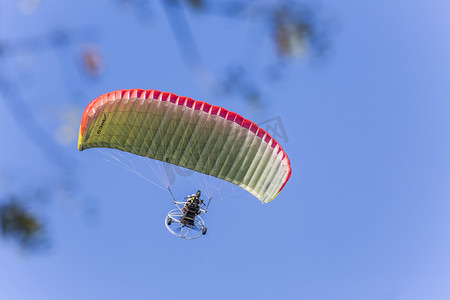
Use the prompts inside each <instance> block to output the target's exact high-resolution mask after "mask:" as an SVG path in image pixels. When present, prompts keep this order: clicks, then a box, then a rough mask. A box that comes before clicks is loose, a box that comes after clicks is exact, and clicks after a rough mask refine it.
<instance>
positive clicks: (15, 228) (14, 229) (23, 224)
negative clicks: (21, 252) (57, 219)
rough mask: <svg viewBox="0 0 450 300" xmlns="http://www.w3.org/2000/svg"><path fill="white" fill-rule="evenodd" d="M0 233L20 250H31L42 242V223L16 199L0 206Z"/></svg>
mask: <svg viewBox="0 0 450 300" xmlns="http://www.w3.org/2000/svg"><path fill="white" fill-rule="evenodd" d="M0 223H1V233H2V236H3V237H4V238H11V239H13V240H15V241H16V242H18V243H19V244H20V245H21V246H22V248H24V249H26V250H33V249H35V248H36V247H37V246H39V245H41V244H42V242H43V223H42V221H40V220H39V219H38V217H37V216H34V215H32V214H31V213H30V212H28V211H27V210H26V209H25V208H24V207H23V206H22V205H21V204H20V203H19V202H18V201H17V200H16V199H14V198H12V199H10V200H9V201H8V202H6V203H3V204H1V205H0Z"/></svg>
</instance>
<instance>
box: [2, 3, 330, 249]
mask: <svg viewBox="0 0 450 300" xmlns="http://www.w3.org/2000/svg"><path fill="white" fill-rule="evenodd" d="M15 3H16V5H17V8H18V10H19V11H20V12H22V13H23V15H24V17H25V18H27V17H29V15H33V14H39V13H41V12H42V10H41V9H40V8H41V7H43V6H44V5H46V6H48V5H52V4H51V2H49V1H45V0H17V1H16V2H15ZM106 3H109V5H111V6H117V9H118V10H119V11H120V12H121V13H123V14H134V15H135V16H136V19H137V20H138V22H137V23H136V24H139V25H138V26H143V27H145V28H144V30H146V31H148V32H149V34H151V31H152V30H156V29H155V27H154V26H153V25H154V24H155V23H156V22H161V21H162V19H165V20H166V21H167V23H168V24H169V26H170V30H171V34H172V37H173V38H174V39H175V40H176V43H177V45H178V48H179V51H180V54H181V56H182V57H183V59H184V63H185V64H186V66H187V67H188V68H189V69H190V72H191V76H192V78H193V80H194V81H195V82H196V83H197V84H198V85H199V86H200V87H202V88H204V89H205V90H206V91H207V92H208V93H211V94H215V95H217V98H218V99H219V101H221V100H223V101H227V100H228V99H231V98H234V99H241V100H242V101H245V103H246V104H247V105H248V106H249V108H250V109H252V110H253V111H263V110H264V107H265V106H264V104H265V101H266V100H267V99H265V98H264V97H266V96H265V95H266V94H267V93H266V90H267V89H268V87H269V86H270V85H271V84H273V83H274V82H275V81H276V80H280V79H282V78H283V77H284V76H285V74H287V73H288V72H284V71H285V70H286V68H288V67H290V66H292V65H294V64H291V63H292V62H294V61H300V60H301V59H303V60H306V59H308V58H310V57H319V58H321V57H323V56H324V55H326V53H327V50H328V49H329V46H330V42H329V41H330V39H329V33H330V31H333V30H330V26H329V25H330V23H329V22H328V20H327V19H326V18H324V17H323V14H322V11H321V10H320V9H317V8H316V7H315V6H312V5H311V4H309V3H305V2H299V1H290V0H279V1H266V0H258V1H256V0H160V1H148V0H111V1H110V2H106ZM161 8H162V9H161ZM161 12H162V13H161ZM0 13H1V14H6V13H8V12H6V11H0ZM202 16H205V17H208V19H209V18H210V17H218V18H219V19H221V20H219V21H223V19H225V20H231V21H232V22H233V23H234V24H237V25H238V26H240V25H242V26H243V27H245V26H246V24H248V23H252V28H254V29H255V30H254V31H252V35H254V36H252V38H255V40H259V41H262V42H264V43H267V42H269V43H270V47H269V48H265V49H264V51H266V52H268V51H269V52H270V51H271V52H272V53H273V55H271V56H270V55H269V57H271V59H270V60H268V61H264V62H258V63H256V64H255V63H252V61H253V60H252V57H248V58H243V60H240V61H238V60H232V59H231V60H230V61H222V60H221V59H222V57H221V55H220V53H216V55H217V60H218V61H221V64H220V65H221V66H220V67H217V68H219V69H214V70H212V69H211V68H212V66H210V65H208V64H207V63H206V60H205V59H204V58H203V55H204V54H205V53H203V52H202V51H203V48H204V47H202V45H200V43H205V42H208V41H206V40H202V37H201V36H200V35H199V33H198V32H197V31H196V30H195V28H199V26H203V25H204V24H203V23H202V22H204V21H205V20H206V18H202ZM65 25H67V24H60V26H58V27H54V28H48V30H46V31H43V32H40V33H39V34H35V35H31V34H30V35H25V36H21V37H11V38H8V39H6V38H5V37H4V36H0V66H1V68H0V101H1V102H2V104H3V105H4V108H5V110H6V111H7V113H9V115H10V116H11V117H12V119H13V120H14V121H15V123H16V124H15V125H16V126H17V128H18V130H20V131H21V132H22V133H23V135H24V136H25V137H26V139H27V140H28V141H29V142H30V143H31V144H33V146H35V147H36V149H38V151H40V152H41V155H42V156H43V157H44V158H45V159H44V160H45V164H47V163H49V166H51V168H47V169H48V171H47V172H48V173H51V172H54V173H55V174H50V175H49V174H43V175H42V176H43V177H45V176H46V175H49V177H54V178H58V180H56V181H54V180H43V182H44V183H41V185H42V186H41V188H42V190H45V191H46V192H47V193H48V195H51V197H49V198H52V199H53V198H54V199H61V198H64V199H75V198H77V197H79V195H80V194H82V193H80V191H79V187H77V186H75V185H76V184H77V182H78V178H77V168H76V166H74V164H76V163H74V162H73V161H72V160H71V159H69V158H68V157H69V156H68V155H67V149H68V147H71V145H72V144H73V143H74V141H75V140H76V139H77V137H78V135H77V134H78V126H79V119H80V114H81V112H82V111H83V109H84V105H85V103H86V101H87V100H86V99H87V98H89V97H90V96H88V95H92V94H95V93H96V92H97V91H96V90H95V89H96V88H98V86H99V85H100V84H102V81H103V80H106V79H105V78H107V77H108V76H105V75H106V72H104V71H105V69H106V67H105V66H106V65H107V64H109V63H108V62H107V61H106V57H108V56H106V54H107V51H108V46H110V45H105V44H103V43H102V41H101V39H100V37H101V36H102V34H103V32H102V31H101V30H104V29H102V27H95V26H96V25H95V24H93V25H89V26H86V25H82V26H76V27H72V28H69V27H67V26H65ZM5 28H7V26H6V27H5ZM250 40H251V39H250ZM250 40H249V41H248V44H245V42H244V44H245V45H241V44H239V45H237V47H242V51H243V52H245V51H247V50H246V49H254V50H256V51H259V50H260V49H259V48H258V47H259V45H255V43H254V40H253V41H250ZM197 43H198V44H197ZM237 51H239V49H237ZM208 55H210V53H209V54H208ZM250 56H251V55H250ZM43 59H46V60H47V61H48V62H49V63H48V64H47V65H46V66H45V68H47V67H48V68H52V69H51V70H50V71H49V70H46V71H49V72H48V74H59V75H60V78H53V79H50V78H49V79H47V78H44V77H43V76H39V75H40V74H41V73H40V71H41V70H42V65H40V62H42V60H43ZM209 59H211V58H209ZM213 59H216V58H213ZM253 62H254V61H253ZM266 73H267V74H266ZM56 76H58V75H56ZM55 79H57V80H61V82H59V83H60V88H59V89H55V91H54V93H52V94H51V97H49V94H48V90H49V87H51V85H52V84H54V83H52V80H55ZM40 87H43V88H40ZM117 88H122V87H117ZM148 88H152V87H148ZM230 95H231V96H233V97H229V96H230ZM49 111H51V112H52V113H51V114H50V113H48V112H49ZM72 150H73V149H72ZM16 164H20V162H19V163H16ZM50 170H51V171H50ZM0 171H4V170H0ZM0 180H1V178H0ZM18 181H24V179H23V178H20V179H19V180H18ZM49 182H52V183H51V184H49ZM0 183H1V182H0ZM30 190H33V189H30ZM75 191H76V192H75ZM0 192H3V194H1V193H0V208H1V222H2V223H1V226H2V227H1V234H2V236H3V237H5V238H8V239H12V240H14V241H16V242H17V243H19V244H20V245H21V246H22V247H25V248H33V247H34V246H35V245H37V244H39V242H38V241H40V240H41V238H42V235H43V223H42V221H40V219H39V218H37V217H36V216H35V215H34V214H33V213H31V212H30V211H28V210H27V209H25V208H24V207H25V206H24V203H27V201H28V200H29V199H30V197H29V196H24V193H22V191H21V190H20V188H16V190H11V191H8V192H5V191H0ZM28 192H29V191H28ZM10 194H12V195H15V196H14V197H9V196H7V195H10ZM25 194H26V193H25ZM61 195H63V196H61ZM81 202H82V201H81Z"/></svg>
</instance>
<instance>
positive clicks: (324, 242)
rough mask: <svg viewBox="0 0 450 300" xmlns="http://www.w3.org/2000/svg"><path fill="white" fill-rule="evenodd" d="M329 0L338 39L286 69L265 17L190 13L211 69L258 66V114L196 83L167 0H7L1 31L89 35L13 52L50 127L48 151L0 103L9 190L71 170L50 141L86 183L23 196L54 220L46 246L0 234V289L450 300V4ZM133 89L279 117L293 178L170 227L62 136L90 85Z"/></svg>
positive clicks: (149, 203)
mask: <svg viewBox="0 0 450 300" xmlns="http://www.w3.org/2000/svg"><path fill="white" fill-rule="evenodd" d="M313 3H315V2H313ZM317 3H318V4H319V5H320V7H321V11H322V14H324V15H326V16H329V17H330V19H332V20H333V22H332V25H333V27H334V28H333V30H332V32H333V33H332V35H331V41H332V48H331V51H330V53H329V54H328V55H327V57H326V59H325V61H324V62H322V63H320V62H314V61H310V60H308V59H305V60H293V61H291V62H290V64H289V65H288V66H287V67H286V69H285V70H284V76H283V77H282V79H281V80H279V81H274V82H267V80H265V79H264V78H265V77H264V70H265V69H266V67H267V65H269V64H270V62H271V61H273V60H274V59H275V57H276V56H275V53H274V49H273V45H272V44H271V43H270V39H269V37H268V32H269V31H268V29H267V28H264V24H262V23H257V22H255V21H252V20H250V19H246V18H243V19H240V20H238V21H236V20H229V19H226V18H222V17H216V16H202V15H201V14H200V15H196V14H192V13H191V14H188V20H189V22H190V25H191V29H192V32H193V34H194V36H195V39H196V42H197V44H198V47H199V49H200V52H201V54H202V55H203V59H204V62H205V64H206V65H207V66H208V68H209V71H210V72H211V74H213V76H215V77H218V76H219V75H220V72H221V70H222V69H223V68H224V67H225V66H226V65H228V64H230V63H231V62H236V61H237V62H240V63H244V64H245V65H246V66H248V75H249V76H250V77H251V78H252V80H253V81H254V82H256V83H257V84H259V85H260V86H262V93H263V95H264V97H263V101H264V106H263V109H262V110H260V111H255V110H254V109H252V107H251V106H250V105H248V104H246V103H245V102H244V101H242V99H241V98H240V97H239V96H238V95H233V96H229V97H222V96H221V97H219V96H217V95H216V94H215V93H213V92H212V91H211V90H208V89H205V87H204V86H201V85H199V84H198V80H197V79H196V78H195V77H194V76H193V74H192V70H191V69H189V67H188V66H187V65H186V63H185V61H184V60H183V56H182V55H181V53H180V51H181V49H180V48H179V47H178V45H177V43H176V40H175V38H174V36H173V34H172V32H171V30H170V25H169V22H168V19H167V16H166V15H165V13H164V11H163V10H162V7H161V5H160V4H159V2H156V3H154V4H152V6H151V7H152V9H153V11H152V14H151V15H152V17H151V18H150V19H149V20H147V21H144V20H141V19H139V18H140V15H139V13H138V12H137V11H136V10H133V9H132V8H128V9H118V7H117V6H116V5H114V2H112V1H96V2H95V3H93V2H92V1H64V2H62V1H49V0H47V1H43V2H42V3H41V5H40V6H39V7H38V8H37V9H36V11H35V12H34V13H33V14H31V15H26V14H24V13H23V12H21V11H20V10H19V9H18V6H17V3H12V2H8V3H1V4H0V40H1V41H3V42H5V41H8V42H12V41H17V40H20V39H21V38H24V37H29V36H40V35H45V34H48V33H49V32H51V31H53V30H55V28H56V29H59V28H69V29H73V28H76V30H74V31H75V32H82V33H80V34H79V35H77V34H78V33H77V34H74V36H75V37H74V40H75V41H74V42H73V43H72V44H70V45H69V46H67V47H63V48H61V50H54V49H51V48H49V49H47V50H43V51H36V52H35V53H30V52H26V51H18V52H15V53H14V55H10V56H6V57H5V56H3V57H2V60H1V62H2V66H3V67H4V71H3V72H2V76H7V77H8V76H9V77H8V79H9V80H11V81H14V82H17V83H18V84H19V85H20V87H21V93H22V94H23V96H22V97H23V98H24V99H25V100H26V101H27V103H28V105H29V106H30V108H31V109H32V110H33V112H34V115H35V117H36V119H37V120H38V121H39V123H40V124H42V126H43V127H44V128H45V129H46V130H47V131H48V132H49V133H51V135H50V136H51V138H49V145H50V146H49V147H47V148H45V149H47V150H45V151H42V149H40V148H39V147H37V146H36V144H35V143H32V142H31V141H30V139H29V138H28V137H27V136H25V135H24V133H23V131H21V130H20V126H21V125H20V124H19V123H20V122H17V121H16V120H14V119H13V117H12V116H11V113H10V112H9V110H8V109H7V107H6V105H5V101H16V100H15V99H7V100H4V101H1V102H0V124H1V125H2V126H0V134H1V135H2V140H3V143H2V145H3V147H1V154H2V155H0V166H1V168H2V170H1V171H2V175H1V176H0V188H1V191H0V195H2V196H3V195H6V194H8V193H17V192H19V191H20V192H21V193H25V194H26V193H27V192H28V191H29V193H31V192H32V191H33V190H34V189H35V188H36V187H38V186H40V185H41V184H48V183H49V182H58V180H60V178H61V177H62V176H64V172H67V169H64V168H62V167H61V166H59V165H58V163H54V162H55V160H54V159H52V158H51V156H54V155H62V156H63V159H64V160H65V162H66V167H67V168H68V169H70V170H71V172H73V173H74V174H75V175H74V176H75V178H76V182H75V184H74V187H75V188H74V189H75V191H73V192H70V193H68V192H67V191H64V190H61V191H59V192H58V193H56V195H54V197H53V198H54V199H53V200H52V201H50V202H45V203H38V202H34V201H32V200H30V202H29V203H27V207H28V208H29V209H30V210H31V211H33V212H35V213H36V214H38V215H40V216H42V218H43V219H44V220H45V222H46V226H47V227H46V229H47V232H48V234H49V236H50V238H51V245H52V247H51V248H50V249H49V251H47V252H45V253H39V254H36V255H32V254H27V253H23V252H22V251H19V250H18V248H17V246H16V245H15V244H14V243H11V242H8V241H4V240H3V241H2V242H1V244H0V299H14V300H16V299H176V298H180V297H183V298H184V299H230V298H232V299H241V298H248V299H346V300H348V299H382V300H387V299H408V300H409V299H449V298H450V286H449V285H448V282H449V281H450V258H449V255H448V253H450V221H449V220H450V219H449V217H448V216H449V213H450V204H449V201H448V199H449V195H450V188H449V185H448V182H449V180H450V164H449V161H450V160H449V154H448V153H450V151H449V150H450V144H449V142H448V133H449V129H450V128H449V127H450V125H449V122H448V120H449V108H450V106H449V100H448V99H450V85H449V84H448V78H450V74H449V73H450V68H449V67H450V58H449V55H448V53H450V38H449V37H450V29H449V28H450V26H449V21H448V20H449V14H450V13H449V12H450V4H448V2H446V1H415V2H414V3H412V2H411V1H404V0H396V1H384V2H381V3H380V1H339V3H337V2H335V1H321V2H317ZM83 43H95V44H97V45H98V46H99V47H100V49H101V51H102V54H103V57H104V62H105V67H104V71H103V73H102V76H101V77H100V78H98V79H95V80H89V81H88V80H85V79H83V78H82V77H81V76H80V75H79V72H78V71H77V66H76V65H75V64H74V63H73V61H74V57H76V54H77V52H76V51H77V49H79V48H78V45H79V44H83ZM44 48H45V47H44ZM13 70H14V71H13ZM77 72H78V73H77ZM68 83H70V84H68ZM126 88H144V89H158V90H162V91H170V92H174V93H177V94H179V95H185V96H189V97H192V98H194V99H197V100H203V101H207V102H209V103H212V104H215V105H221V106H224V107H226V108H228V109H230V110H233V111H236V112H238V113H240V114H241V115H243V116H245V117H247V118H249V119H252V120H253V121H255V122H261V121H264V120H267V119H270V118H272V117H277V116H280V117H281V118H282V122H283V124H284V127H285V130H286V133H287V135H288V138H289V140H288V142H283V141H280V143H281V144H282V146H283V148H284V150H285V151H286V152H287V153H288V155H289V158H290V160H291V164H292V177H291V179H290V181H289V182H288V184H287V185H286V187H285V188H284V190H283V191H282V192H281V193H280V195H279V196H278V197H277V198H276V199H275V200H274V201H272V202H271V203H269V204H267V205H262V204H261V203H259V201H258V200H257V199H256V198H253V197H252V196H251V195H250V196H249V195H245V193H243V194H242V197H236V195H234V194H233V196H230V199H227V197H226V196H225V197H223V198H222V199H219V200H218V201H215V202H213V204H212V205H211V209H210V211H209V212H208V215H207V216H206V220H207V225H208V234H207V235H206V236H205V237H204V238H201V239H198V240H195V241H186V240H181V239H178V238H175V237H174V236H172V235H170V234H169V233H168V232H167V231H166V229H165V227H164V224H163V220H164V217H165V215H166V213H167V212H168V211H169V210H171V209H172V205H171V201H170V200H171V199H170V197H169V195H168V194H167V193H166V192H164V191H162V190H160V189H158V188H156V187H154V186H152V185H150V184H148V183H147V182H146V181H144V180H142V179H141V178H139V177H138V176H136V175H134V174H132V173H130V172H127V171H125V170H123V169H121V168H119V167H117V166H115V165H113V164H111V163H108V162H106V161H105V156H104V155H103V154H102V153H100V152H99V151H95V150H92V151H90V150H88V151H83V152H79V151H78V150H77V148H76V140H75V139H72V140H70V141H69V142H68V143H66V144H59V143H57V142H56V141H55V139H54V138H53V137H54V135H55V134H56V132H57V131H58V129H59V128H61V126H64V125H68V126H69V125H70V126H72V127H73V124H72V123H73V121H71V116H73V115H75V119H76V120H79V119H81V113H82V110H83V109H84V107H85V106H86V105H87V104H88V103H89V102H90V101H91V100H93V99H94V98H96V97H98V96H99V95H101V94H103V93H106V92H110V91H113V90H116V89H126ZM2 97H4V95H3V94H2ZM52 99H54V100H52ZM77 118H78V119H77ZM24 122H25V121H24ZM75 122H79V121H75ZM76 126H78V124H76ZM76 126H75V127H76ZM76 129H77V128H76ZM75 137H76V136H75ZM46 151H47V152H48V151H51V152H52V153H51V154H50V155H48V153H47V154H46V153H44V152H46ZM55 153H56V154H55ZM58 153H59V154H58ZM225 190H227V188H225ZM187 193H192V187H191V185H190V181H189V180H186V178H182V177H178V178H177V181H176V194H177V195H178V196H179V197H182V196H184V194H187ZM87 212H91V213H87ZM230 220H231V222H230Z"/></svg>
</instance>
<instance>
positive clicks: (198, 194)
mask: <svg viewBox="0 0 450 300" xmlns="http://www.w3.org/2000/svg"><path fill="white" fill-rule="evenodd" d="M201 194H202V192H201V191H200V190H198V191H197V194H196V195H197V198H200V195H201Z"/></svg>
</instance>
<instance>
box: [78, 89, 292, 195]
mask: <svg viewBox="0 0 450 300" xmlns="http://www.w3.org/2000/svg"><path fill="white" fill-rule="evenodd" d="M89 148H112V149H118V150H122V151H125V152H130V153H133V154H136V155H139V156H145V157H149V158H151V159H155V160H159V161H163V162H167V163H170V164H174V165H178V166H181V167H184V168H187V169H191V170H194V171H197V172H199V173H203V174H207V175H211V176H214V177H217V178H220V179H223V180H226V181H228V182H231V183H233V184H235V185H238V186H240V187H242V188H243V189H245V190H247V191H248V192H250V193H251V194H253V195H254V196H255V197H257V198H258V199H259V200H260V201H261V202H263V203H267V202H269V201H271V200H273V199H274V198H275V197H276V196H277V195H278V193H279V192H280V191H281V190H282V189H283V187H284V185H285V184H286V182H287V181H288V179H289V177H290V175H291V167H290V162H289V159H288V157H287V155H286V153H285V152H284V151H283V149H282V147H281V146H280V144H279V143H278V142H277V141H276V140H275V139H273V138H272V137H271V136H270V134H268V133H267V132H266V131H265V130H264V129H262V128H260V127H259V126H257V125H256V124H255V123H253V122H252V121H250V120H247V119H245V118H243V117H242V116H240V115H239V114H236V113H234V112H231V111H228V110H226V109H225V108H222V107H219V106H213V105H211V104H208V103H206V102H202V101H195V100H193V99H191V98H187V97H179V96H177V95H175V94H171V93H165V92H160V91H156V90H140V89H134V90H119V91H115V92H111V93H107V94H104V95H102V96H100V97H98V98H97V99H95V100H93V101H92V102H91V103H90V104H89V105H88V106H87V108H86V110H85V111H84V114H83V117H82V121H81V126H80V134H79V139H78V149H79V150H80V151H81V150H84V149H89Z"/></svg>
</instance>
